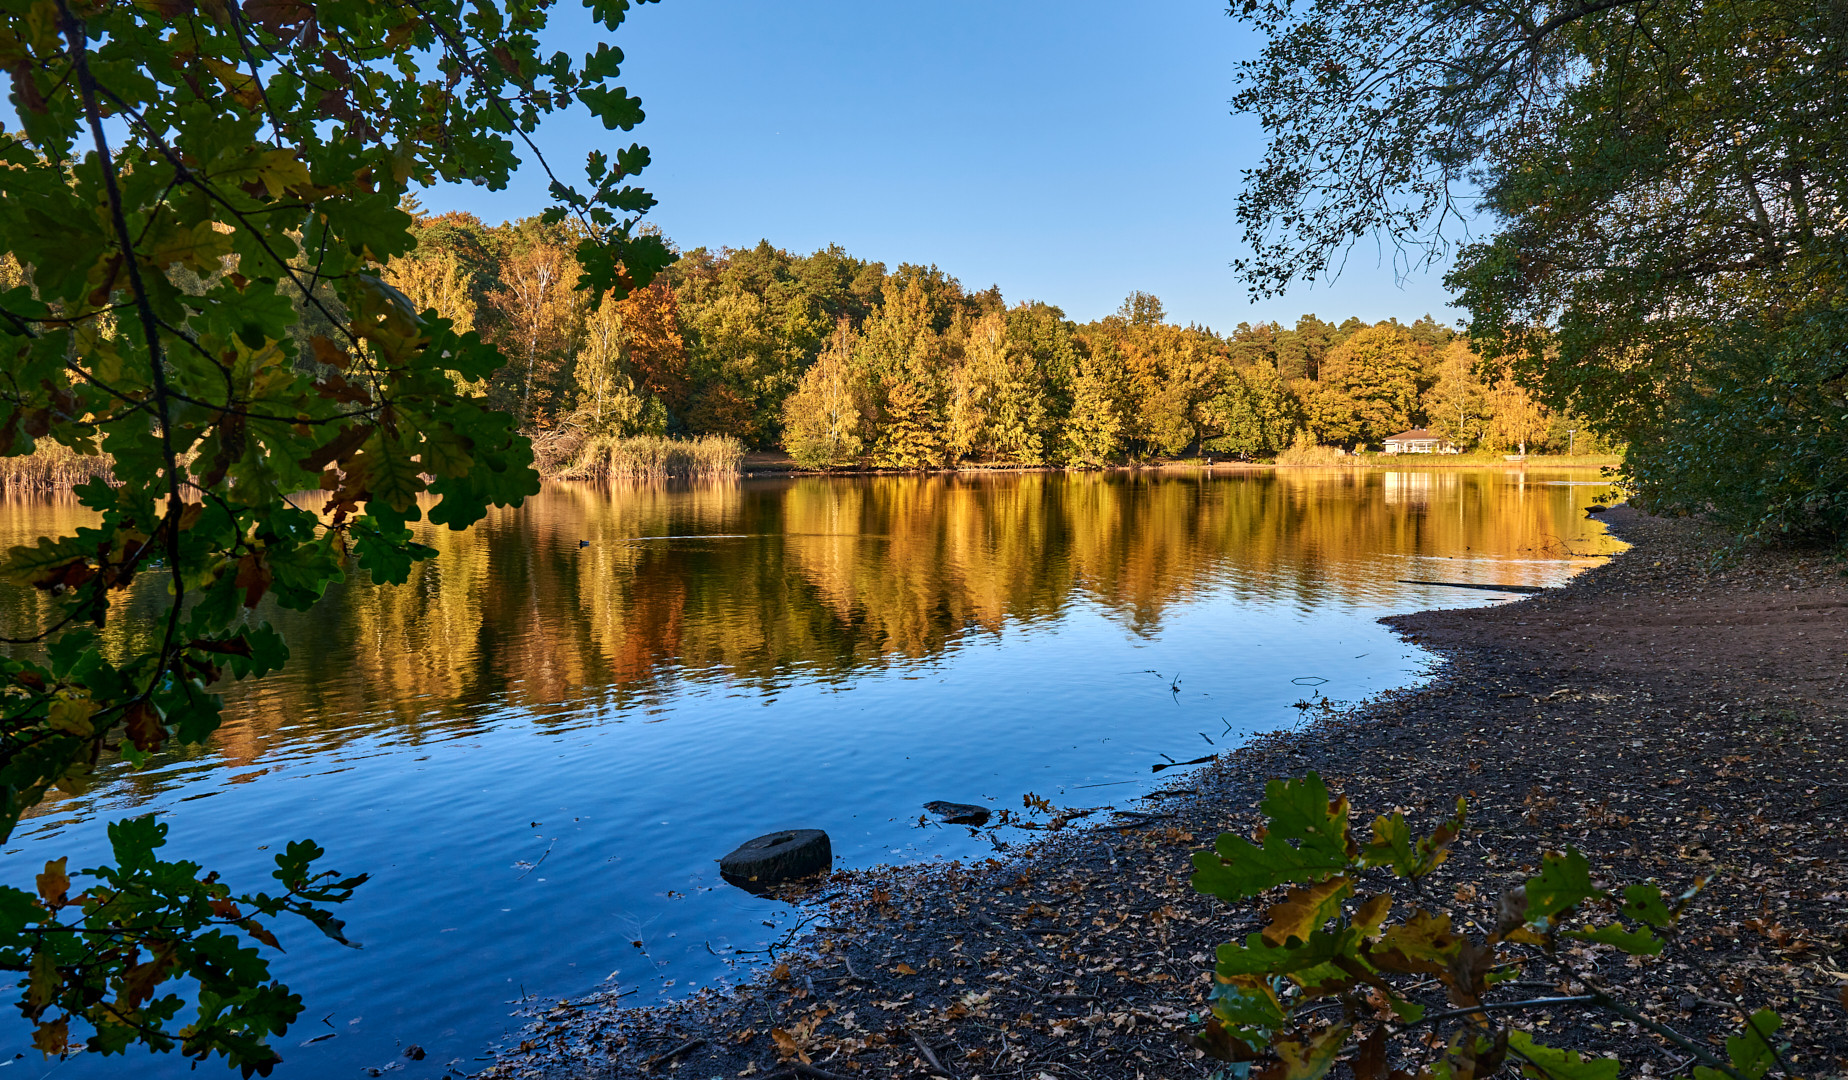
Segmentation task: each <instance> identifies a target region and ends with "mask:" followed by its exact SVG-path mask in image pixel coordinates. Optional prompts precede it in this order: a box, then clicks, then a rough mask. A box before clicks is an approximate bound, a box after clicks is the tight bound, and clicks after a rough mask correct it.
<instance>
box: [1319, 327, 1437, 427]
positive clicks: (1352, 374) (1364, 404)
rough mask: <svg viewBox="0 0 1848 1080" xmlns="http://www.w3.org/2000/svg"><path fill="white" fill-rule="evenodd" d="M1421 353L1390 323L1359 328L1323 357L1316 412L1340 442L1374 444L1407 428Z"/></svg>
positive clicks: (1420, 379)
mask: <svg viewBox="0 0 1848 1080" xmlns="http://www.w3.org/2000/svg"><path fill="white" fill-rule="evenodd" d="M1424 370H1425V369H1424V354H1423V353H1422V352H1421V351H1420V349H1419V347H1418V345H1417V343H1416V342H1414V341H1413V340H1412V337H1411V335H1410V334H1409V333H1407V332H1406V329H1405V328H1404V327H1402V326H1399V325H1397V324H1396V323H1380V324H1378V325H1377V326H1371V327H1368V328H1366V329H1364V330H1360V331H1358V332H1357V333H1355V334H1354V335H1353V336H1352V337H1350V338H1348V339H1347V340H1346V341H1343V342H1342V343H1341V344H1340V345H1337V346H1336V347H1334V348H1333V349H1330V350H1329V351H1328V354H1327V355H1326V356H1325V357H1323V360H1322V371H1321V378H1320V379H1319V380H1318V382H1319V383H1320V386H1319V387H1318V391H1317V392H1318V395H1320V396H1319V400H1318V404H1317V406H1316V414H1317V416H1318V418H1319V420H1320V421H1321V422H1322V423H1323V424H1324V425H1327V426H1328V427H1330V428H1333V427H1334V426H1335V425H1336V422H1337V421H1336V417H1337V416H1341V417H1343V418H1345V419H1343V420H1341V421H1340V430H1341V434H1342V435H1343V437H1344V438H1354V439H1358V440H1360V441H1363V442H1370V443H1377V442H1380V441H1382V440H1384V439H1385V438H1386V437H1387V436H1389V435H1394V434H1397V433H1398V432H1400V431H1404V430H1405V429H1407V428H1409V427H1411V426H1412V422H1413V419H1414V417H1415V413H1416V410H1417V408H1418V402H1419V397H1420V394H1421V392H1422V390H1423V389H1424V387H1423V385H1422V384H1423V382H1424Z"/></svg>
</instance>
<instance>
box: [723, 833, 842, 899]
mask: <svg viewBox="0 0 1848 1080" xmlns="http://www.w3.org/2000/svg"><path fill="white" fill-rule="evenodd" d="M833 862H834V848H833V847H832V846H831V845H830V844H829V843H828V834H827V833H825V832H822V831H821V830H820V829H783V830H781V831H780V832H773V833H766V834H765V835H763V836H760V837H758V838H757V839H755V840H746V841H745V842H744V843H742V844H740V845H738V850H736V851H734V852H732V853H731V854H730V855H727V856H725V857H724V858H723V859H720V860H719V876H720V877H722V878H724V879H725V880H726V881H729V882H731V883H732V884H733V885H736V886H738V887H739V888H741V889H752V890H755V889H761V888H765V887H767V886H770V885H776V884H778V883H780V882H784V881H794V880H795V879H797V878H804V877H808V876H809V875H810V874H819V873H822V872H824V871H826V870H827V869H828V867H829V866H831V865H832V864H833Z"/></svg>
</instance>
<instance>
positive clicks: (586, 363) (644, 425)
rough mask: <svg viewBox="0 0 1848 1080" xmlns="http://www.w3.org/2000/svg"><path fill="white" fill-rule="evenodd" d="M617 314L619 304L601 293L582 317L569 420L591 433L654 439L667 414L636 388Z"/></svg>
mask: <svg viewBox="0 0 1848 1080" xmlns="http://www.w3.org/2000/svg"><path fill="white" fill-rule="evenodd" d="M622 311H623V301H621V300H618V299H617V298H616V295H615V293H614V292H606V293H604V294H603V296H602V297H600V298H599V299H598V301H597V306H596V307H594V308H592V309H591V310H590V313H589V314H588V315H587V316H586V317H585V319H584V325H583V333H582V336H581V338H580V340H579V344H578V351H577V366H576V368H575V369H574V370H573V372H572V375H573V380H574V381H575V383H576V386H577V402H576V404H577V408H576V409H575V410H574V413H573V418H574V422H577V423H581V424H582V425H583V427H584V429H585V430H587V431H589V432H590V433H591V434H593V435H617V436H621V435H637V434H651V435H658V434H660V433H661V432H663V431H665V430H666V428H667V410H666V408H665V407H663V406H662V404H661V400H660V399H659V398H657V397H655V396H654V395H653V394H649V393H647V392H646V391H644V390H640V389H639V388H638V387H637V385H636V381H635V376H634V374H633V373H632V372H631V370H630V367H629V362H628V356H629V328H628V325H627V324H626V323H625V322H624V320H623V317H622Z"/></svg>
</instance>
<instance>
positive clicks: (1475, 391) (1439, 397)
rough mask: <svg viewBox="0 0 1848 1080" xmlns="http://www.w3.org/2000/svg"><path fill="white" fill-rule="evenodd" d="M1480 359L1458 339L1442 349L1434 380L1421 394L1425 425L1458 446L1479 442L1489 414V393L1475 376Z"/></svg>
mask: <svg viewBox="0 0 1848 1080" xmlns="http://www.w3.org/2000/svg"><path fill="white" fill-rule="evenodd" d="M1481 362H1482V358H1481V357H1479V356H1477V355H1476V354H1475V352H1474V351H1472V350H1471V349H1470V347H1469V342H1468V341H1467V340H1466V339H1463V338H1458V339H1456V340H1455V341H1452V342H1451V343H1450V344H1449V345H1447V346H1445V347H1444V350H1443V352H1442V353H1441V354H1440V356H1439V359H1438V364H1437V380H1436V381H1435V382H1434V383H1432V384H1431V388H1430V389H1429V390H1426V391H1425V394H1424V413H1425V417H1426V420H1425V425H1426V426H1427V427H1429V428H1430V429H1431V430H1432V431H1435V432H1437V433H1438V434H1439V435H1441V436H1443V437H1444V439H1446V440H1447V441H1449V442H1451V443H1454V444H1456V445H1457V446H1469V445H1471V444H1473V443H1475V442H1476V441H1477V440H1478V439H1481V438H1482V437H1483V435H1484V433H1485V430H1486V429H1485V426H1484V425H1485V423H1486V421H1487V416H1488V413H1489V409H1490V405H1489V390H1488V387H1486V386H1484V385H1483V384H1482V380H1481V378H1479V377H1478V376H1477V374H1476V368H1477V366H1478V365H1479V364H1480V363H1481Z"/></svg>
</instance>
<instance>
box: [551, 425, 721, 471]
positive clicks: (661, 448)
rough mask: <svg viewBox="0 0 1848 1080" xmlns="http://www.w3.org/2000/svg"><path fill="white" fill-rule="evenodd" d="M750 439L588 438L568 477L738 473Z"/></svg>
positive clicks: (707, 436)
mask: <svg viewBox="0 0 1848 1080" xmlns="http://www.w3.org/2000/svg"><path fill="white" fill-rule="evenodd" d="M743 461H744V444H743V443H741V442H739V441H738V440H737V439H734V438H732V437H731V436H729V435H701V436H699V437H698V438H693V439H670V438H667V437H665V436H662V435H631V436H627V437H624V438H611V437H608V436H593V437H591V438H588V439H585V440H584V444H583V446H582V447H581V448H580V449H579V450H578V452H577V456H576V457H575V458H574V459H573V460H572V462H571V464H570V465H569V466H567V467H566V468H565V469H564V470H562V471H561V472H559V473H558V474H557V476H558V477H559V478H560V479H563V480H661V479H672V480H720V479H726V478H729V477H733V476H737V475H738V473H739V466H740V465H741V464H742V462H743Z"/></svg>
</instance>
